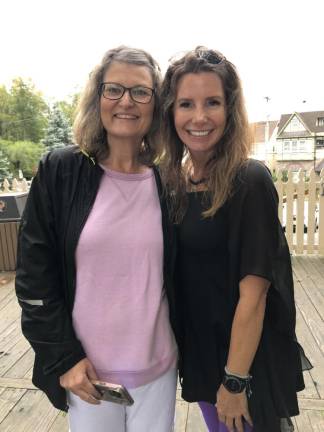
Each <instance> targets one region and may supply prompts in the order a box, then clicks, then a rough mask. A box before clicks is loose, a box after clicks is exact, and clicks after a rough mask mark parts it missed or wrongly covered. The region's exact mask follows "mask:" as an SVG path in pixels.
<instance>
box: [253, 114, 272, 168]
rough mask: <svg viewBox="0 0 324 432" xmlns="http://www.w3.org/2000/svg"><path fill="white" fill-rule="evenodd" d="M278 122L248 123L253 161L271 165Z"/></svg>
mask: <svg viewBox="0 0 324 432" xmlns="http://www.w3.org/2000/svg"><path fill="white" fill-rule="evenodd" d="M277 125H278V120H271V121H260V122H256V123H250V128H251V133H252V151H251V155H250V156H251V157H252V158H253V159H258V160H261V161H262V162H264V163H266V164H267V165H268V166H272V165H273V160H274V159H275V151H276V135H277Z"/></svg>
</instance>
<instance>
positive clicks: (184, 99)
mask: <svg viewBox="0 0 324 432" xmlns="http://www.w3.org/2000/svg"><path fill="white" fill-rule="evenodd" d="M174 124H175V128H176V131H177V134H178V136H179V138H180V139H181V141H182V142H183V143H184V144H185V145H186V147H187V148H188V150H189V152H190V154H191V155H192V156H193V157H195V156H197V157H199V158H201V157H202V156H203V157H204V156H206V158H208V157H209V155H210V154H211V153H212V151H213V148H214V146H215V145H217V143H218V142H219V140H220V139H221V137H222V136H223V133H224V129H225V126H226V104H225V95H224V89H223V84H222V81H221V79H220V78H219V76H218V75H217V74H215V73H214V72H199V73H187V74H185V75H183V76H182V77H181V78H180V79H179V82H178V85H177V92H176V99H175V102H174Z"/></svg>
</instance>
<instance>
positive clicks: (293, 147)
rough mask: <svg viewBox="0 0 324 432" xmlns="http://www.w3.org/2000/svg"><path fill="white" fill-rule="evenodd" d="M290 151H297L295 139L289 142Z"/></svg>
mask: <svg viewBox="0 0 324 432" xmlns="http://www.w3.org/2000/svg"><path fill="white" fill-rule="evenodd" d="M291 151H292V152H294V153H296V152H297V151H298V148H297V141H292V143H291Z"/></svg>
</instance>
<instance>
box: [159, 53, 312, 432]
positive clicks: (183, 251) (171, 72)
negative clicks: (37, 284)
mask: <svg viewBox="0 0 324 432" xmlns="http://www.w3.org/2000/svg"><path fill="white" fill-rule="evenodd" d="M161 98H162V100H161V103H162V118H163V121H164V123H162V124H163V133H164V141H165V144H166V147H167V150H166V155H165V165H166V166H165V171H164V182H165V185H166V188H167V191H168V195H169V207H170V214H171V217H172V220H173V222H175V224H176V231H177V259H176V265H175V267H174V268H175V287H176V317H177V326H176V327H177V332H176V337H177V342H178V346H179V351H180V366H179V369H180V381H181V384H182V396H183V398H184V399H185V400H187V401H189V402H199V405H200V408H201V410H202V413H203V416H204V418H205V421H206V423H207V426H208V429H209V431H210V432H225V431H231V432H232V431H238V432H243V431H244V432H247V431H252V430H253V431H254V432H283V431H291V430H293V426H292V422H291V419H290V417H291V416H295V415H297V414H298V404H297V396H296V392H297V391H299V390H302V389H303V388H304V382H303V377H302V362H303V366H306V367H308V368H310V367H311V365H310V364H309V362H308V361H307V359H306V358H305V356H304V353H303V350H302V349H301V347H300V346H299V345H298V343H297V341H296V337H295V305H294V294H293V280H292V271H291V263H290V255H289V250H288V247H287V243H286V240H285V236H284V234H283V231H282V228H281V226H280V223H279V221H278V217H277V204H278V199H277V194H276V190H275V188H274V185H273V182H272V178H271V175H270V173H269V171H268V170H267V168H266V167H265V166H264V165H263V164H262V163H260V162H258V161H253V160H249V159H248V154H249V144H250V141H249V132H248V131H249V126H248V121H247V116H246V112H245V108H244V102H243V94H242V89H241V84H240V80H239V77H238V75H237V72H236V69H235V67H234V66H233V65H232V64H231V63H230V62H229V61H228V60H226V59H225V57H224V56H223V55H222V54H220V53H219V52H216V51H214V50H209V49H206V48H204V47H198V48H196V49H195V50H194V51H191V52H188V53H187V54H185V55H183V56H182V58H180V59H178V60H174V61H173V62H172V63H171V64H170V66H169V68H168V70H167V72H166V76H165V79H164V82H163V84H162V92H161ZM215 404H216V408H215Z"/></svg>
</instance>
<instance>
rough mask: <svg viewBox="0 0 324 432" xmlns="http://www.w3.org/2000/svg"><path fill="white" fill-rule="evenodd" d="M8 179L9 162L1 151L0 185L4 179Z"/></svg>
mask: <svg viewBox="0 0 324 432" xmlns="http://www.w3.org/2000/svg"><path fill="white" fill-rule="evenodd" d="M10 177H11V175H10V170H9V160H8V158H7V156H6V155H5V154H4V153H3V151H2V150H0V183H2V182H3V180H4V179H5V178H10Z"/></svg>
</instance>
